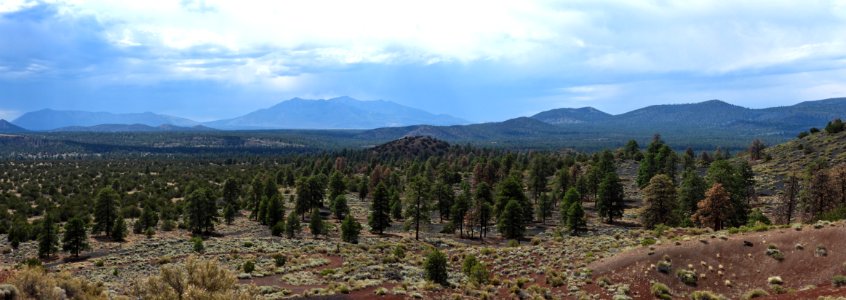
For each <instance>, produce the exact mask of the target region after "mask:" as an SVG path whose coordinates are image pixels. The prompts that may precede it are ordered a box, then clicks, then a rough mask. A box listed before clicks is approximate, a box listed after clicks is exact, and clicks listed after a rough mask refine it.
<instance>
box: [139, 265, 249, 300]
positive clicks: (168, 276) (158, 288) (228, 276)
mask: <svg viewBox="0 0 846 300" xmlns="http://www.w3.org/2000/svg"><path fill="white" fill-rule="evenodd" d="M236 283H237V281H236V279H235V275H233V274H232V272H230V271H229V270H227V269H226V268H224V267H221V266H220V265H219V264H218V263H217V261H214V260H199V259H197V258H195V257H189V258H188V259H187V260H186V262H185V265H183V266H176V265H170V266H164V267H162V268H161V271H159V275H156V276H151V277H149V278H147V279H146V280H145V281H144V282H142V283H141V284H137V285H134V286H133V287H132V290H131V293H130V294H131V296H132V298H131V299H253V298H255V297H254V295H252V294H251V292H250V290H249V289H239V288H238V285H237V284H236Z"/></svg>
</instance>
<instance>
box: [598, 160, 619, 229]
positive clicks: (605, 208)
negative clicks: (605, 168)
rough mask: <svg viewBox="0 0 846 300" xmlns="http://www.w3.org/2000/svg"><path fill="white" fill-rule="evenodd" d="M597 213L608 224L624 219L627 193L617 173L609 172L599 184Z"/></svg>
mask: <svg viewBox="0 0 846 300" xmlns="http://www.w3.org/2000/svg"><path fill="white" fill-rule="evenodd" d="M596 201H597V212H598V213H599V216H600V217H602V218H605V219H606V222H608V223H613V222H614V219H615V218H622V217H623V210H624V209H625V206H626V205H625V192H624V191H623V185H622V184H620V178H619V177H617V173H616V172H608V173H607V174H606V175H605V178H603V179H602V182H601V183H600V184H599V196H598V197H597V199H596Z"/></svg>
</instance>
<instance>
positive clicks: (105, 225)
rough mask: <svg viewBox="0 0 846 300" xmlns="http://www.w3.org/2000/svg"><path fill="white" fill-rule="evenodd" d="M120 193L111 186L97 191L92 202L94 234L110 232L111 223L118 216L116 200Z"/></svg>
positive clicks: (113, 222)
mask: <svg viewBox="0 0 846 300" xmlns="http://www.w3.org/2000/svg"><path fill="white" fill-rule="evenodd" d="M119 200H120V195H118V193H117V192H115V191H114V190H113V189H111V188H103V189H101V190H100V191H99V192H98V193H97V200H96V202H95V204H94V229H93V230H92V232H93V233H94V234H97V233H101V232H102V233H103V234H106V235H108V234H110V233H111V232H112V225H114V224H115V219H117V216H118V205H119V204H118V201H119Z"/></svg>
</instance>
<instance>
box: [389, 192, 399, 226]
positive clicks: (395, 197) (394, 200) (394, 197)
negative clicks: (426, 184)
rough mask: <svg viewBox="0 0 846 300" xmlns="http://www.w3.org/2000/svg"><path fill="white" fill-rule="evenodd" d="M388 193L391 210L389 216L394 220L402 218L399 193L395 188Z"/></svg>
mask: <svg viewBox="0 0 846 300" xmlns="http://www.w3.org/2000/svg"><path fill="white" fill-rule="evenodd" d="M388 194H390V196H389V197H390V199H391V200H389V201H388V204H389V205H390V206H389V207H390V210H391V213H390V215H391V218H392V219H394V220H402V200H401V199H400V194H399V192H398V191H397V190H396V189H391V191H390V192H389V193H388Z"/></svg>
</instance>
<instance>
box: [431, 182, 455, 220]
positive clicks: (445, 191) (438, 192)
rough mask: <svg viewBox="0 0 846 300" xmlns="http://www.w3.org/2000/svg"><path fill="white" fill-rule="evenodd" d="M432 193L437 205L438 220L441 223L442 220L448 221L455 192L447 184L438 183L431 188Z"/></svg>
mask: <svg viewBox="0 0 846 300" xmlns="http://www.w3.org/2000/svg"><path fill="white" fill-rule="evenodd" d="M432 193H433V196H434V198H435V200H436V201H437V203H438V218H440V220H441V222H443V221H444V219H449V214H450V210H451V209H452V204H453V203H454V202H455V192H453V190H452V187H451V186H449V185H448V184H446V183H444V182H442V181H440V182H438V183H436V184H435V186H434V187H433V188H432Z"/></svg>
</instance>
